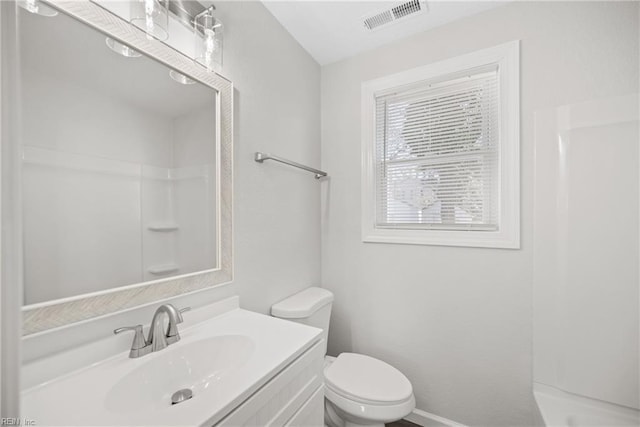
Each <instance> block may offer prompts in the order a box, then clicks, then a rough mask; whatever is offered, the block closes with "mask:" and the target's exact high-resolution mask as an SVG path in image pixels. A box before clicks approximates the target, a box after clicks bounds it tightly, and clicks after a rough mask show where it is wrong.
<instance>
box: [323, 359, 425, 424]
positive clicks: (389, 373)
mask: <svg viewBox="0 0 640 427" xmlns="http://www.w3.org/2000/svg"><path fill="white" fill-rule="evenodd" d="M331 359H333V358H327V359H325V370H324V378H325V389H324V395H325V398H326V400H327V403H326V404H327V405H329V406H330V407H331V408H329V407H328V408H327V410H328V411H329V413H331V412H332V411H335V413H336V414H337V416H338V417H340V418H341V419H343V420H347V421H352V422H353V423H355V424H357V425H371V426H380V425H382V424H384V423H388V422H392V421H396V420H399V419H401V418H403V417H405V416H406V415H407V414H409V413H410V412H411V411H412V410H413V409H414V408H415V405H416V400H415V397H414V396H413V388H412V387H411V383H410V382H409V380H408V379H407V378H406V377H405V376H404V375H403V374H402V372H400V371H398V370H397V369H396V368H394V367H393V366H391V365H389V364H387V363H385V362H383V361H381V360H378V359H374V358H373V357H369V356H365V355H362V354H355V353H342V354H341V355H340V356H338V358H336V359H335V360H333V361H332V360H331ZM328 425H334V424H331V423H329V424H328ZM335 425H341V424H335Z"/></svg>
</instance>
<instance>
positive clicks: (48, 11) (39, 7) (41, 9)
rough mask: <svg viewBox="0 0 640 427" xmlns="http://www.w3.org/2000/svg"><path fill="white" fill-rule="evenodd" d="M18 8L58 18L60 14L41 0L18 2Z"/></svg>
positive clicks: (22, 0)
mask: <svg viewBox="0 0 640 427" xmlns="http://www.w3.org/2000/svg"><path fill="white" fill-rule="evenodd" d="M18 6H20V7H21V8H23V9H24V10H27V11H29V12H31V13H35V14H36V15H41V16H56V15H57V14H58V11H57V10H55V9H54V8H52V7H49V6H47V5H46V4H44V3H42V2H41V1H40V0H21V1H19V2H18Z"/></svg>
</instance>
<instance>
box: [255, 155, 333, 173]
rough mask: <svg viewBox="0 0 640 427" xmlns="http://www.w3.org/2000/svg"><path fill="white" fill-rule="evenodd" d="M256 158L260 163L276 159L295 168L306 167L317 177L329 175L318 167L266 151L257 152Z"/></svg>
mask: <svg viewBox="0 0 640 427" xmlns="http://www.w3.org/2000/svg"><path fill="white" fill-rule="evenodd" d="M254 160H255V161H256V162H258V163H262V162H264V161H265V160H275V161H276V162H280V163H284V164H285V165H289V166H293V167H295V168H299V169H304V170H306V171H309V172H311V173H314V174H315V176H316V179H320V178H322V177H325V176H327V173H326V172H324V171H321V170H318V169H314V168H312V167H309V166H305V165H302V164H300V163H296V162H292V161H291V160H287V159H283V158H282V157H278V156H272V155H271V154H266V153H261V152H259V151H258V152H257V153H256V155H255V157H254Z"/></svg>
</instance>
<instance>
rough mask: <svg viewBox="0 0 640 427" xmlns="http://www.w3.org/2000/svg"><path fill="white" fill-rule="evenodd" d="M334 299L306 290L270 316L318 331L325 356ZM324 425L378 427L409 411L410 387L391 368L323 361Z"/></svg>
mask: <svg viewBox="0 0 640 427" xmlns="http://www.w3.org/2000/svg"><path fill="white" fill-rule="evenodd" d="M332 302H333V294H332V293H331V292H329V291H328V290H326V289H322V288H314V287H312V288H307V289H305V290H304V291H302V292H299V293H297V294H295V295H292V296H290V297H289V298H287V299H285V300H283V301H280V302H279V303H277V304H274V305H273V306H272V307H271V315H272V316H275V317H279V318H282V319H287V320H292V321H294V322H298V323H303V324H305V325H309V326H314V327H316V328H320V329H322V330H323V338H324V350H325V354H326V350H327V335H328V332H329V320H330V317H331V305H332ZM324 379H325V392H324V396H325V422H326V423H327V425H328V426H330V427H356V426H370V427H382V426H384V424H385V423H388V422H392V421H397V420H399V419H401V418H403V417H405V416H406V415H408V414H409V413H411V411H413V409H414V408H415V405H416V401H415V398H414V397H413V388H412V387H411V383H410V382H409V380H408V379H407V377H405V376H404V375H403V374H402V373H401V372H400V371H398V370H397V369H396V368H394V367H393V366H391V365H389V364H387V363H385V362H383V361H381V360H378V359H374V358H373V357H369V356H365V355H363V354H356V353H342V354H340V355H339V356H338V357H337V358H335V359H334V358H332V357H328V356H327V357H325V368H324Z"/></svg>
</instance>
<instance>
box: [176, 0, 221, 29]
mask: <svg viewBox="0 0 640 427" xmlns="http://www.w3.org/2000/svg"><path fill="white" fill-rule="evenodd" d="M209 8H213V9H214V10H215V8H216V7H215V6H214V5H210V6H203V5H202V3H200V2H199V1H195V0H171V1H170V2H169V12H170V13H171V14H172V15H173V16H174V18H176V19H177V20H178V21H180V23H181V24H182V25H184V26H185V27H187V28H188V29H190V30H192V29H193V21H194V19H195V17H196V16H198V15H199V14H201V13H202V12H204V11H205V10H207V9H209Z"/></svg>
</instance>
